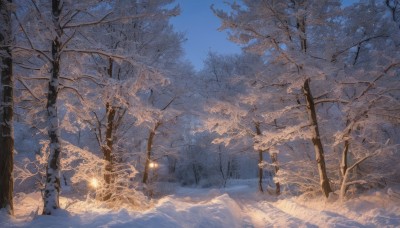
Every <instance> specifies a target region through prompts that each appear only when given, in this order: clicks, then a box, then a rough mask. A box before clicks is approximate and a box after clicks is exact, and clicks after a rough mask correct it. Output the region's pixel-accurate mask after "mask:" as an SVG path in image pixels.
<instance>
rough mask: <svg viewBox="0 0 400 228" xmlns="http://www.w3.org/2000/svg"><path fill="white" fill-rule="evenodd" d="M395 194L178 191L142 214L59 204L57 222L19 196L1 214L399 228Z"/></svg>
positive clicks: (93, 222) (250, 187)
mask: <svg viewBox="0 0 400 228" xmlns="http://www.w3.org/2000/svg"><path fill="white" fill-rule="evenodd" d="M397 192H399V190H398V189H396V190H393V189H386V190H383V191H380V192H370V193H366V194H363V195H361V196H359V197H357V198H354V199H350V200H348V201H347V202H345V203H344V204H341V203H340V202H338V201H337V200H334V199H332V200H330V201H326V200H325V199H323V198H312V199H307V198H305V197H286V198H283V197H280V198H276V197H274V196H269V195H267V194H259V193H257V192H256V188H255V186H254V184H250V183H246V182H242V183H236V184H233V185H230V186H228V187H227V188H225V189H202V188H178V189H177V190H176V192H175V193H174V194H173V195H170V196H166V197H163V198H161V199H159V200H157V201H155V202H154V204H153V206H152V207H150V208H149V209H147V210H145V211H141V212H138V211H130V210H127V209H121V210H118V211H115V210H114V211H113V210H110V209H105V208H99V205H98V204H95V203H89V202H88V201H79V202H75V203H73V204H71V203H70V202H72V201H71V200H70V199H67V198H61V204H62V206H63V207H66V206H67V205H68V208H67V209H66V210H64V211H61V212H60V213H59V214H57V215H54V216H38V215H37V212H38V211H39V212H40V210H41V208H40V207H39V206H40V205H41V202H40V201H39V200H40V198H41V197H40V193H32V194H26V195H25V194H19V195H18V196H17V197H16V199H15V201H16V202H15V204H16V215H15V217H14V218H9V217H7V216H5V215H4V214H1V215H0V216H1V217H0V227H146V228H147V227H157V228H158V227H163V228H164V227H165V228H167V227H171V228H172V227H173V228H176V227H205V228H212V227H229V228H234V227H400V206H399V205H400V195H397V194H398V193H397Z"/></svg>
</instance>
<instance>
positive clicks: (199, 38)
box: [171, 0, 358, 70]
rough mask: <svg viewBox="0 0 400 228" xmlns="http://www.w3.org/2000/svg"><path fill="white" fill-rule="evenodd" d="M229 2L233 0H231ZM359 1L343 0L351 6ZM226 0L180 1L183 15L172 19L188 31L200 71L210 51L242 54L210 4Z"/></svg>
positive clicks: (188, 43)
mask: <svg viewBox="0 0 400 228" xmlns="http://www.w3.org/2000/svg"><path fill="white" fill-rule="evenodd" d="M228 1H229V0H228ZM356 1H358V0H343V3H344V5H349V4H352V3H354V2H356ZM223 2H224V1H223V0H177V1H176V3H177V4H179V5H180V7H181V15H179V16H177V17H175V18H172V20H171V22H172V24H173V25H174V27H175V29H176V30H177V31H179V32H184V33H185V35H186V38H187V41H186V42H185V43H184V44H183V47H184V49H185V52H186V58H187V59H188V60H189V61H191V62H192V64H193V66H194V67H195V69H196V70H200V69H201V68H202V67H203V61H204V59H205V58H206V57H207V53H208V52H209V51H214V52H218V53H220V54H234V53H240V47H239V46H238V45H237V44H234V43H232V42H230V41H228V40H227V38H228V36H227V33H226V32H219V31H217V29H218V27H219V26H220V25H221V21H220V20H219V19H218V18H217V17H216V16H215V15H214V14H213V13H212V11H211V9H210V6H211V5H212V4H214V5H215V7H216V8H217V9H221V8H222V9H224V8H225V9H226V8H227V7H226V5H225V4H224V3H223Z"/></svg>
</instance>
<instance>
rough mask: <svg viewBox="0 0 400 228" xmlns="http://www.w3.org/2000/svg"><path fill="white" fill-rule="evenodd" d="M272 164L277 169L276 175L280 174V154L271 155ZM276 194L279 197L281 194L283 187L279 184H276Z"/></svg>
mask: <svg viewBox="0 0 400 228" xmlns="http://www.w3.org/2000/svg"><path fill="white" fill-rule="evenodd" d="M271 162H272V164H273V165H274V168H275V175H276V174H277V173H278V171H279V166H278V154H277V153H272V154H271ZM275 187H276V189H275V193H276V194H277V195H279V194H281V185H280V184H279V182H275Z"/></svg>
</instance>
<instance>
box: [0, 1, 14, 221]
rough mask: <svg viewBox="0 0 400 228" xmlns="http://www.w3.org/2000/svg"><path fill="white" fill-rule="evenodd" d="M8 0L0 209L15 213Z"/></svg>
mask: <svg viewBox="0 0 400 228" xmlns="http://www.w3.org/2000/svg"><path fill="white" fill-rule="evenodd" d="M10 4H11V0H8V1H6V0H0V29H1V30H0V46H1V47H0V56H1V65H0V68H1V69H0V70H1V101H0V102H1V110H0V210H1V209H2V208H5V209H6V210H7V213H8V214H10V215H13V214H14V205H13V188H14V179H13V164H14V163H13V161H14V154H13V152H14V128H13V106H14V99H13V94H14V91H13V89H14V83H13V68H12V56H11V48H10V46H9V45H10V44H11V42H12V29H11V6H10Z"/></svg>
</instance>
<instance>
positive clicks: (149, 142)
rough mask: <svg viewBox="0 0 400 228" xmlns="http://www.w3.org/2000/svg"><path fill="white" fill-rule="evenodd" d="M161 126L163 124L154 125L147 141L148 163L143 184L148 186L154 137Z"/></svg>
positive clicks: (145, 166)
mask: <svg viewBox="0 0 400 228" xmlns="http://www.w3.org/2000/svg"><path fill="white" fill-rule="evenodd" d="M160 125H161V122H159V121H158V122H157V123H156V124H155V125H154V128H153V129H152V130H151V131H150V133H149V138H148V140H147V148H146V163H145V165H144V172H143V179H142V183H144V184H147V181H148V179H149V166H150V162H151V148H152V146H153V140H154V136H155V135H156V131H157V128H158V127H159V126H160Z"/></svg>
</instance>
